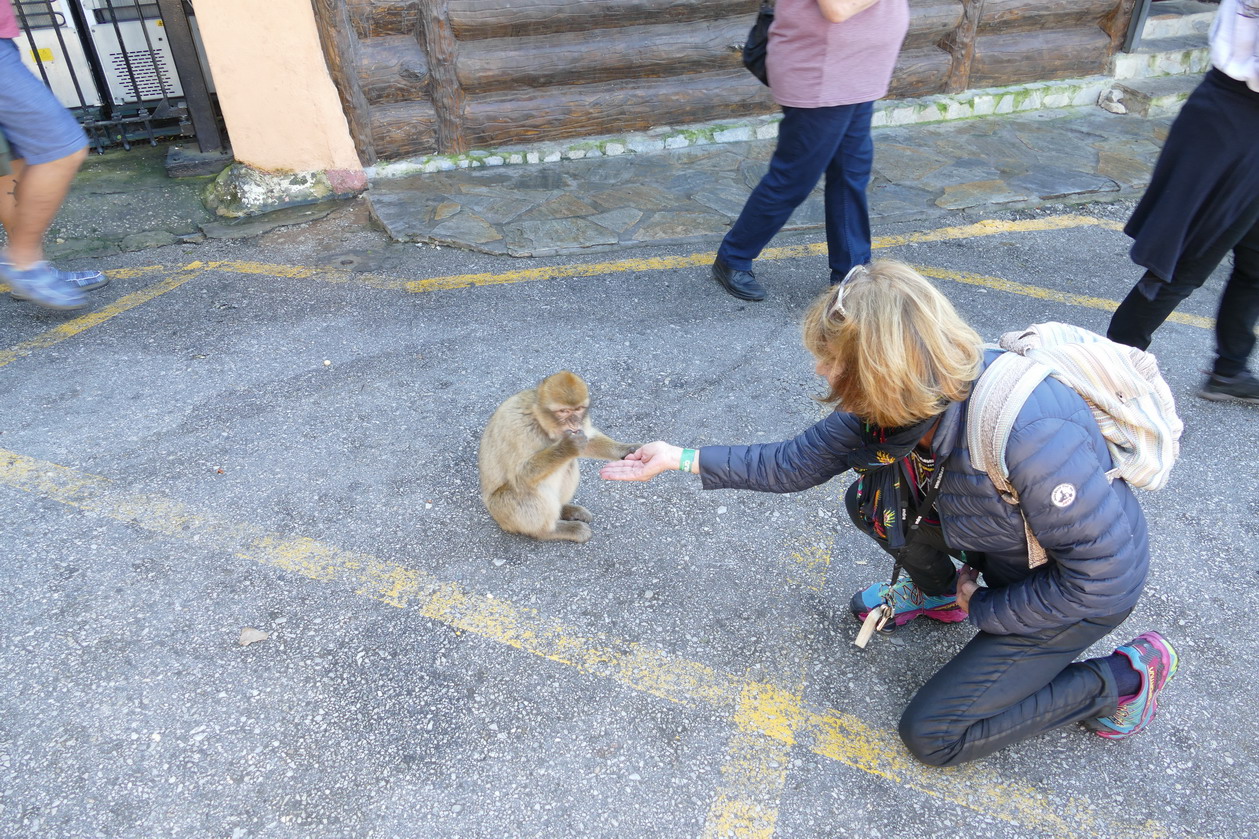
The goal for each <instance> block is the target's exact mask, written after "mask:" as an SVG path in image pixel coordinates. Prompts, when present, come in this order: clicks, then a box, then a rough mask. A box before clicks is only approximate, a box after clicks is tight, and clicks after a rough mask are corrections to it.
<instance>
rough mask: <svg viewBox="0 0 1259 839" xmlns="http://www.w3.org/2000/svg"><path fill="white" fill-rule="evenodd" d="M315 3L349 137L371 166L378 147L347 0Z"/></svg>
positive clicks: (361, 157)
mask: <svg viewBox="0 0 1259 839" xmlns="http://www.w3.org/2000/svg"><path fill="white" fill-rule="evenodd" d="M313 3H314V8H315V21H316V25H317V27H318V29H319V41H320V43H321V44H322V45H323V53H324V60H325V61H327V63H328V72H329V74H330V75H331V76H332V82H333V84H335V85H336V88H337V95H338V96H339V97H340V99H341V109H342V110H343V111H345V118H346V121H347V122H348V123H349V126H350V136H351V137H353V138H354V145H355V147H356V148H357V150H358V157H359V160H360V161H361V162H362V164H363V165H364V166H371V165H372V164H373V163H375V162H376V146H375V144H374V143H373V141H372V131H371V122H370V119H369V117H368V113H367V99H366V97H364V96H363V89H362V87H361V85H360V82H359V75H358V67H359V55H358V37H357V36H356V35H355V33H354V29H353V27H352V26H351V25H350V15H349V12H348V10H347V8H346V4H345V0H313Z"/></svg>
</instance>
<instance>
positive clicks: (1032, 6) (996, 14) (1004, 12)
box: [979, 0, 1116, 35]
mask: <svg viewBox="0 0 1259 839" xmlns="http://www.w3.org/2000/svg"><path fill="white" fill-rule="evenodd" d="M1115 4H1116V0H987V2H986V3H985V4H984V15H983V20H982V21H980V23H979V33H980V34H981V35H986V34H997V33H1000V34H1002V35H1009V34H1012V33H1014V32H1037V33H1039V32H1042V31H1049V30H1054V29H1072V28H1075V27H1078V26H1087V25H1090V24H1091V25H1094V26H1101V25H1102V19H1103V18H1105V17H1106V16H1107V15H1109V14H1111V13H1113V11H1114V7H1115Z"/></svg>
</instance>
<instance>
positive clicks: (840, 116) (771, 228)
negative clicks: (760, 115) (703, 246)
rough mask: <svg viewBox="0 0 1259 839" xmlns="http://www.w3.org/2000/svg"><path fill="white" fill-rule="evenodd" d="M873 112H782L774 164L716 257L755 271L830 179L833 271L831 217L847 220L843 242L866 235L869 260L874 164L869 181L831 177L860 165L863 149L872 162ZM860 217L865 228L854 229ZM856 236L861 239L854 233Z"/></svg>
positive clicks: (850, 108) (862, 108) (866, 105)
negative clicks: (855, 201) (856, 200)
mask: <svg viewBox="0 0 1259 839" xmlns="http://www.w3.org/2000/svg"><path fill="white" fill-rule="evenodd" d="M873 108H874V105H873V103H871V102H863V103H860V104H857V105H835V106H833V107H829V108H783V120H782V123H780V124H779V126H778V145H777V147H775V149H774V155H773V157H772V158H771V159H770V161H769V171H768V172H766V173H765V177H763V178H761V181H760V183H758V184H757V185H756V189H754V190H752V194H751V195H750V196H749V197H748V200H747V203H746V204H744V205H743V210H742V212H740V213H739V218H738V219H737V220H736V221H735V223H734V226H733V227H731V228H730V232H728V233H727V234H726V237H725V239H723V240H722V243H721V247H720V248H718V249H717V256H718V257H719V258H720V259H721V260H722V261H724V262H725V263H726V264H727V265H729V266H730V267H731V268H734V269H735V270H738V271H750V270H752V260H754V259H756V257H757V256H759V255H760V253H761V251H762V250H764V249H765V246H766V245H767V244H769V240H770V239H772V238H774V235H775V234H776V233H778V231H779V230H781V229H782V227H783V225H784V224H786V223H787V220H788V219H789V218H791V214H792V212H794V211H795V209H796V208H797V207H799V206H800V205H801V204H803V203H804V199H806V198H808V197H809V193H810V192H812V191H813V187H815V186H817V182H818V181H819V180H821V178H822V175H823V174H826V175H827V196H826V215H827V220H828V223H827V227H828V233H827V239H828V244H829V246H830V247H831V248H832V254H831V263H832V265H834V264H835V260H836V254H835V253H834V252H833V249H834V247H835V242H836V240H835V239H832V238H831V236H830V232H829V228H830V219H831V217H832V215H835V216H836V218H838V219H844V221H843V222H842V223H840V227H841V228H842V229H843V231H844V232H843V233H842V234H840V236H839V237H838V240H839V241H843V240H844V239H845V238H848V237H850V236H851V237H854V238H856V237H859V236H860V230H862V229H864V230H866V231H867V232H866V233H865V237H866V240H867V243H866V246H865V252H866V253H867V255H868V253H869V242H868V240H869V232H868V231H869V225H870V222H869V217H868V215H867V211H866V204H865V184H866V183H867V182H868V181H869V177H870V173H869V168H870V167H869V163H868V161H867V164H866V165H865V170H864V171H865V174H864V175H862V174H861V172H860V171H857V172H856V173H848V172H844V173H843V174H844V175H845V176H846V177H845V178H837V177H836V176H835V175H833V174H831V173H832V172H835V173H836V174H838V173H840V172H841V171H842V167H843V166H844V162H845V160H846V159H851V160H852V161H853V162H855V163H857V164H858V165H859V164H860V160H861V154H860V149H861V148H866V149H867V152H866V155H867V157H868V158H869V157H872V156H873V155H872V145H871V141H870V114H871V113H872V112H873ZM862 114H864V118H862V116H861V115H862ZM861 135H864V136H861ZM832 182H834V183H832ZM858 186H859V187H860V193H861V202H860V204H859V206H852V205H851V204H850V203H848V202H850V199H851V194H852V191H853V190H854V189H856V188H857V187H858ZM832 189H834V196H833V197H832ZM835 201H839V202H841V203H842V206H836V207H832V203H833V202H835ZM857 215H861V216H863V217H864V218H863V220H862V221H861V222H860V224H856V225H854V224H853V223H852V221H851V220H852V219H854V218H855V217H856V216H857ZM852 230H856V231H857V233H855V234H853V233H851V231H852ZM858 250H859V248H858ZM845 258H846V257H845ZM867 258H868V256H867ZM845 270H847V269H845Z"/></svg>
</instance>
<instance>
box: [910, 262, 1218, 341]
mask: <svg viewBox="0 0 1259 839" xmlns="http://www.w3.org/2000/svg"><path fill="white" fill-rule="evenodd" d="M914 267H915V268H917V269H918V270H919V271H920V272H921V273H922V274H924V275H925V276H928V277H935V278H936V279H939V280H952V281H953V282H955V283H966V284H967V285H976V286H982V287H984V288H991V289H994V290H995V291H1004V292H1008V293H1010V294H1021V295H1023V296H1024V297H1035V298H1037V299H1040V300H1051V301H1053V302H1055V303H1065V304H1066V305H1068V306H1083V307H1085V308H1089V309H1101V310H1103V311H1106V312H1113V311H1115V309H1117V308H1119V303H1118V302H1117V301H1115V300H1107V299H1106V298H1104V297H1088V296H1086V295H1083V294H1071V293H1070V292H1066V291H1057V290H1055V289H1052V288H1042V287H1041V286H1034V285H1027V284H1026V283H1016V282H1014V281H1013V280H1006V279H1002V278H1001V277H987V276H984V275H983V274H972V273H970V272H968V271H951V270H949V269H947V268H932V267H929V266H926V265H916V266H914ZM1167 319H1168V320H1170V321H1173V322H1175V323H1183V324H1186V325H1188V326H1198V327H1201V328H1203V329H1214V328H1215V320H1214V319H1213V318H1204V317H1201V316H1200V315H1186V314H1183V313H1181V312H1172V313H1171V314H1170V315H1168V316H1167Z"/></svg>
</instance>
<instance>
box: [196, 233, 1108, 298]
mask: <svg viewBox="0 0 1259 839" xmlns="http://www.w3.org/2000/svg"><path fill="white" fill-rule="evenodd" d="M1089 226H1091V227H1101V228H1105V229H1111V230H1114V229H1119V228H1120V225H1117V224H1116V223H1115V222H1111V221H1106V220H1104V219H1098V218H1094V217H1092V216H1078V215H1061V216H1047V217H1046V218H1042V219H1026V220H1023V221H994V220H985V221H980V222H976V223H974V224H967V225H962V226H957V227H943V228H939V229H937V230H926V231H923V232H920V233H909V234H905V235H901V236H881V237H878V238H876V239H875V240H874V242H873V246H874V247H875V248H876V249H880V248H891V247H896V246H898V245H907V244H912V243H917V242H941V241H946V240H951V239H973V238H976V237H979V236H997V235H1001V234H1008V233H1028V232H1036V231H1045V230H1067V229H1070V228H1074V227H1089ZM825 253H826V243H825V242H815V243H813V244H808V245H791V246H787V247H779V248H766V249H765V251H764V252H763V253H762V254H761V256H760V257H759V258H760V259H762V260H766V259H794V258H797V257H801V256H814V255H818V254H825ZM713 256H714V254H712V253H696V254H691V255H689V256H663V257H648V258H642V259H619V260H616V261H613V262H589V263H582V264H576V265H554V266H548V267H544V268H523V269H520V270H518V271H498V272H493V273H481V274H455V275H452V276H447V277H432V278H429V279H425V280H404V279H401V278H399V277H389V276H383V275H380V274H368V273H362V274H356V273H352V272H350V271H345V270H343V269H340V268H308V267H302V266H293V265H273V264H270V263H265V262H241V261H231V260H227V261H222V262H209V263H206V269H207V270H220V271H228V272H231V273H237V274H260V275H265V276H274V277H283V278H286V279H302V280H318V281H320V282H327V283H356V284H358V285H364V286H368V287H370V288H379V289H401V290H404V291H409V292H412V293H417V294H418V293H423V292H428V291H450V290H453V289H460V288H476V287H483V286H495V285H510V284H512V283H522V282H532V281H536V280H558V279H568V278H573V277H597V276H601V275H606V274H619V273H626V272H634V271H672V270H677V269H679V268H694V267H696V266H701V265H702V266H707V265H710V264H712V261H713Z"/></svg>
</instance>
